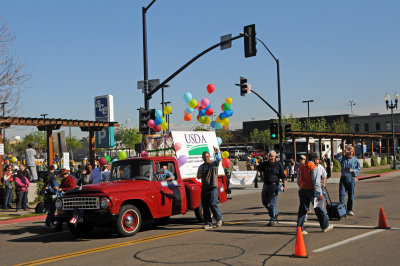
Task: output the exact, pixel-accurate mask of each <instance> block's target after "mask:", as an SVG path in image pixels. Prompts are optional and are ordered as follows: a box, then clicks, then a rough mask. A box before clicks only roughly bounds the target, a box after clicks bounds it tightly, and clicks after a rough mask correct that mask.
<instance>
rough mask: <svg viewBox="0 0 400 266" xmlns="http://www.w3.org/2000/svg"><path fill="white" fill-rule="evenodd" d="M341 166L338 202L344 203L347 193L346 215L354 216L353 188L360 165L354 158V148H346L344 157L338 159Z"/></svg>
mask: <svg viewBox="0 0 400 266" xmlns="http://www.w3.org/2000/svg"><path fill="white" fill-rule="evenodd" d="M339 161H340V165H341V177H340V182H339V200H340V203H344V202H345V200H346V191H347V215H349V216H354V212H353V208H354V187H355V186H356V180H355V177H356V175H357V174H358V173H359V172H360V163H359V162H358V160H357V158H355V157H354V147H353V146H351V145H349V146H347V147H346V155H345V156H342V157H340V158H339Z"/></svg>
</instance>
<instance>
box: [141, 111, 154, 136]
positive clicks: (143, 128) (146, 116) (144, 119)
mask: <svg viewBox="0 0 400 266" xmlns="http://www.w3.org/2000/svg"><path fill="white" fill-rule="evenodd" d="M150 111H151V110H145V109H144V108H139V132H140V134H143V135H147V134H148V133H149V127H148V126H147V121H149V119H150Z"/></svg>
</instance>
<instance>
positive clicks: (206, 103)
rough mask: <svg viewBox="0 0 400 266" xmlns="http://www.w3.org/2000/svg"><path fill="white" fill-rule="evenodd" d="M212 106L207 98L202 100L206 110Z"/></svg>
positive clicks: (202, 105)
mask: <svg viewBox="0 0 400 266" xmlns="http://www.w3.org/2000/svg"><path fill="white" fill-rule="evenodd" d="M209 104H210V100H209V99H207V98H204V99H202V100H201V107H203V108H206V107H207V106H208V105H209Z"/></svg>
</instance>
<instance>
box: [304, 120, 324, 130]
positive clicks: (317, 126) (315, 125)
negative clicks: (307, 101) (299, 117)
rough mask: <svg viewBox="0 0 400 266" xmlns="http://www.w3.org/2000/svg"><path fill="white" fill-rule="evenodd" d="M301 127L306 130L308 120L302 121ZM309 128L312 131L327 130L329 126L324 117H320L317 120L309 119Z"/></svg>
mask: <svg viewBox="0 0 400 266" xmlns="http://www.w3.org/2000/svg"><path fill="white" fill-rule="evenodd" d="M303 127H304V130H305V131H306V130H308V121H307V122H305V123H304V125H303ZM306 128H307V129H306ZM310 130H311V131H312V132H328V131H329V126H328V125H327V123H326V120H325V118H323V117H321V118H320V119H318V120H312V121H311V126H310Z"/></svg>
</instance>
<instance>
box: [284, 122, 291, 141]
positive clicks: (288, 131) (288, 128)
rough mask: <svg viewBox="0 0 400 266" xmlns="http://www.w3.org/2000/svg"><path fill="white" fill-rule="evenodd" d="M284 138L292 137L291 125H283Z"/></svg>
mask: <svg viewBox="0 0 400 266" xmlns="http://www.w3.org/2000/svg"><path fill="white" fill-rule="evenodd" d="M285 137H286V138H291V137H292V124H290V123H285Z"/></svg>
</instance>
